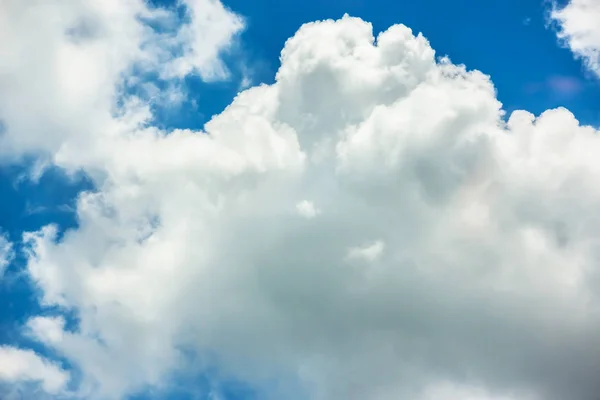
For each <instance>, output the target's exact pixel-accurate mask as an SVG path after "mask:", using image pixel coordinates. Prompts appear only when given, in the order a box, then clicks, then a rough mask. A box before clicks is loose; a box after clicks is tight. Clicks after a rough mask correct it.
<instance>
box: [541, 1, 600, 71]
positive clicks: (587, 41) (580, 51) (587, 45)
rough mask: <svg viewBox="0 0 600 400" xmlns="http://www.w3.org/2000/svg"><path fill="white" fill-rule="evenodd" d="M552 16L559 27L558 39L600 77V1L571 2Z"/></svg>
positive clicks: (554, 11)
mask: <svg viewBox="0 0 600 400" xmlns="http://www.w3.org/2000/svg"><path fill="white" fill-rule="evenodd" d="M551 16H552V19H553V20H554V21H556V22H557V23H558V25H559V31H558V37H559V38H560V39H561V40H563V41H564V42H565V43H566V44H567V46H568V47H569V48H570V49H571V50H572V51H573V53H574V54H575V55H576V56H577V57H580V58H582V59H583V60H584V61H585V63H586V65H587V67H588V68H589V69H590V70H591V71H592V72H594V73H595V74H596V75H598V76H600V23H598V21H600V1H599V0H571V1H570V2H569V3H568V4H567V5H566V6H565V7H563V8H556V9H555V10H553V12H552V15H551Z"/></svg>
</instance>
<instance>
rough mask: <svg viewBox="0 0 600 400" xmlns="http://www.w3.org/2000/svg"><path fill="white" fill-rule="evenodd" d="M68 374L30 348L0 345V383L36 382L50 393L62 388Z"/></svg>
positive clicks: (55, 392) (67, 378) (57, 391)
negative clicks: (22, 348) (23, 348)
mask: <svg viewBox="0 0 600 400" xmlns="http://www.w3.org/2000/svg"><path fill="white" fill-rule="evenodd" d="M68 380H69V375H68V374H67V373H66V372H65V371H63V370H62V369H60V368H59V367H57V366H56V365H54V364H52V363H50V362H49V361H47V360H44V359H43V358H40V357H39V356H38V355H37V354H35V353H34V352H33V351H31V350H21V349H17V348H15V347H9V346H0V383H10V384H13V385H17V384H20V383H23V382H31V383H34V382H38V383H40V384H41V385H42V388H43V389H44V390H45V391H46V392H48V393H52V394H57V393H59V392H60V391H61V390H63V389H64V387H65V385H66V383H67V381H68Z"/></svg>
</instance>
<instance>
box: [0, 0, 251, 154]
mask: <svg viewBox="0 0 600 400" xmlns="http://www.w3.org/2000/svg"><path fill="white" fill-rule="evenodd" d="M182 4H184V5H186V6H187V8H186V10H187V15H186V19H185V21H184V22H183V23H180V21H179V17H178V15H177V10H167V9H162V8H153V7H150V6H149V5H148V2H145V1H143V0H107V1H101V2H98V1H94V0H74V1H69V2H66V3H65V2H64V1H60V0H49V1H41V2H40V1H33V2H24V1H20V0H7V1H3V2H2V5H0V42H1V43H2V46H0V60H1V61H0V88H2V90H0V120H1V121H2V130H3V131H5V132H4V135H2V136H0V157H2V158H5V159H6V158H8V159H11V158H15V157H16V156H20V155H22V154H23V153H41V154H46V155H47V154H50V155H52V154H55V153H59V152H60V151H74V152H78V151H87V148H86V146H88V145H90V143H91V142H93V141H101V139H100V138H102V137H103V136H106V135H109V132H108V130H110V126H111V124H112V121H113V117H114V116H115V114H120V113H126V112H127V111H126V109H129V108H131V107H136V106H137V105H139V103H137V102H136V101H135V99H132V98H129V99H128V98H125V99H123V92H127V89H128V88H131V87H137V88H138V89H142V88H144V85H142V84H143V83H144V80H145V79H146V78H145V77H147V76H155V75H158V76H161V77H163V78H164V79H170V78H173V77H183V76H185V75H187V74H196V73H197V74H199V75H200V76H201V77H202V78H203V79H205V80H215V79H219V78H223V77H225V76H226V74H227V70H226V68H225V67H224V66H223V64H222V62H221V61H220V58H219V56H220V54H221V53H222V52H223V51H224V50H226V49H227V48H229V46H230V45H231V43H232V40H233V38H234V35H235V34H236V33H237V32H239V31H240V30H241V29H242V28H243V23H242V21H241V19H240V17H239V16H237V15H236V14H234V13H232V12H230V11H229V10H227V9H225V8H224V7H223V5H222V4H221V3H220V2H219V1H215V0H189V1H186V2H183V3H182ZM146 86H147V87H148V90H149V91H151V92H152V90H151V89H152V85H151V82H148V85H146ZM150 94H152V93H150ZM121 102H126V103H127V104H126V106H125V109H124V108H123V107H117V104H119V103H121ZM144 106H147V104H144ZM128 107H129V108H128ZM97 145H98V146H100V145H101V144H100V143H98V144H97ZM66 147H68V149H66Z"/></svg>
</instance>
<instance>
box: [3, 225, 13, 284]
mask: <svg viewBox="0 0 600 400" xmlns="http://www.w3.org/2000/svg"><path fill="white" fill-rule="evenodd" d="M13 256H14V252H13V246H12V243H11V242H10V241H9V240H8V239H7V238H6V236H4V235H2V234H1V233H0V277H2V275H3V274H4V270H6V267H8V265H9V264H10V262H11V260H12V258H13Z"/></svg>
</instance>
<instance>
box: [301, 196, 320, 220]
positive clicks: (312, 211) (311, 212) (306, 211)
mask: <svg viewBox="0 0 600 400" xmlns="http://www.w3.org/2000/svg"><path fill="white" fill-rule="evenodd" d="M296 210H297V211H298V214H300V215H301V216H303V217H304V218H308V219H311V218H314V217H316V216H317V215H318V214H320V213H321V210H319V209H318V208H317V207H315V205H314V204H313V203H312V202H311V201H308V200H302V201H301V202H299V203H298V204H296Z"/></svg>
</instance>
